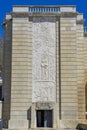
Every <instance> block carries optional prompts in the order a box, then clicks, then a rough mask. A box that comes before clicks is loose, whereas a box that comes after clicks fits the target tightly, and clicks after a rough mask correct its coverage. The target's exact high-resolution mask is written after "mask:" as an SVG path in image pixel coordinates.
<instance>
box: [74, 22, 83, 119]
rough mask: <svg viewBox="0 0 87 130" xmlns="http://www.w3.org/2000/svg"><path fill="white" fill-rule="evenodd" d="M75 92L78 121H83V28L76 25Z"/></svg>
mask: <svg viewBox="0 0 87 130" xmlns="http://www.w3.org/2000/svg"><path fill="white" fill-rule="evenodd" d="M76 32H77V38H76V39H77V90H78V119H85V84H84V78H85V77H84V76H85V75H84V28H83V24H77V26H76Z"/></svg>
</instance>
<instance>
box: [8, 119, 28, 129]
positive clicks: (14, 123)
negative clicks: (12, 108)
mask: <svg viewBox="0 0 87 130" xmlns="http://www.w3.org/2000/svg"><path fill="white" fill-rule="evenodd" d="M8 127H9V128H8V129H28V128H29V120H9V126H8Z"/></svg>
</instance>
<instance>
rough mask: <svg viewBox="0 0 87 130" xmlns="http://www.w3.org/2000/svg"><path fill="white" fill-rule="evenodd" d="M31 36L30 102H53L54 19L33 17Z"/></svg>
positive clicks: (54, 86) (54, 63) (54, 85)
mask: <svg viewBox="0 0 87 130" xmlns="http://www.w3.org/2000/svg"><path fill="white" fill-rule="evenodd" d="M32 35H33V60H32V61H33V63H32V66H33V69H32V74H33V76H32V85H33V89H32V90H33V91H32V101H33V102H37V101H55V96H56V95H55V89H56V83H55V79H56V77H55V71H56V59H55V58H56V52H55V51H56V35H55V17H34V18H33V34H32Z"/></svg>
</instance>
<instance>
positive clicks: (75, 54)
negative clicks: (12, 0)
mask: <svg viewBox="0 0 87 130" xmlns="http://www.w3.org/2000/svg"><path fill="white" fill-rule="evenodd" d="M83 23H84V19H83V14H81V13H78V12H76V7H75V6H14V7H13V11H12V13H9V14H7V15H6V19H5V21H4V23H3V28H4V32H5V35H4V58H3V59H4V61H3V66H4V67H3V68H4V69H3V98H4V101H3V104H2V105H3V106H2V118H3V127H4V128H8V129H29V128H40V127H43V128H44V127H46V128H55V129H56V128H57V129H58V128H76V126H77V124H78V123H79V122H81V121H86V111H87V107H86V105H87V103H86V102H87V98H86V97H87V92H86V91H87V90H86V86H87V33H86V29H85V32H84V26H83Z"/></svg>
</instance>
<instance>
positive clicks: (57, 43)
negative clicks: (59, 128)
mask: <svg viewBox="0 0 87 130" xmlns="http://www.w3.org/2000/svg"><path fill="white" fill-rule="evenodd" d="M56 103H57V112H58V111H59V18H58V17H57V18H56ZM58 116H59V112H58Z"/></svg>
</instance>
